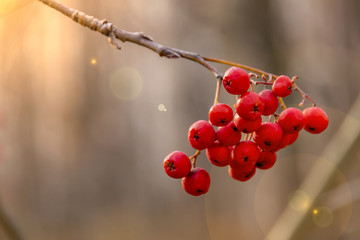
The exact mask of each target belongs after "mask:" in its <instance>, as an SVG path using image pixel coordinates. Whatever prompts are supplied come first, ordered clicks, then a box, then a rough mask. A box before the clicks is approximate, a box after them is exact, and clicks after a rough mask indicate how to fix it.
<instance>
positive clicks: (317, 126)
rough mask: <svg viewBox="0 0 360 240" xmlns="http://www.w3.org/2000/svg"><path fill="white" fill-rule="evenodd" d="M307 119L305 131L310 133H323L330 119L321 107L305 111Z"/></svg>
mask: <svg viewBox="0 0 360 240" xmlns="http://www.w3.org/2000/svg"><path fill="white" fill-rule="evenodd" d="M303 114H304V117H305V127H304V128H305V130H306V131H308V132H309V133H314V134H317V133H321V132H323V131H324V130H325V129H326V128H327V126H328V124H329V118H328V116H327V114H326V113H325V111H324V110H322V109H321V108H319V107H309V108H306V109H304V111H303Z"/></svg>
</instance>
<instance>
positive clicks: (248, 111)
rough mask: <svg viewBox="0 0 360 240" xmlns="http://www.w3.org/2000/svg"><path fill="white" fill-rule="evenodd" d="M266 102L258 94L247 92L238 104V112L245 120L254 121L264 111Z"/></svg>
mask: <svg viewBox="0 0 360 240" xmlns="http://www.w3.org/2000/svg"><path fill="white" fill-rule="evenodd" d="M264 107H265V102H264V100H263V99H262V97H260V96H259V95H258V94H257V93H255V92H246V93H244V94H243V95H242V96H241V97H240V98H239V100H238V101H237V102H236V112H237V114H239V116H240V117H241V118H243V119H245V120H248V121H253V120H255V119H257V118H259V117H261V114H262V113H263V111H264Z"/></svg>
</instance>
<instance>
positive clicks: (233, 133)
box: [216, 122, 241, 146]
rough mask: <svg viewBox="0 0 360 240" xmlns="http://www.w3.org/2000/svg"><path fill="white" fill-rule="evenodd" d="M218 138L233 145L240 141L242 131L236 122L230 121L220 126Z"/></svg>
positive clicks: (223, 142) (226, 144)
mask: <svg viewBox="0 0 360 240" xmlns="http://www.w3.org/2000/svg"><path fill="white" fill-rule="evenodd" d="M216 138H217V140H218V141H219V143H220V144H222V145H225V146H233V145H236V144H238V143H239V142H240V139H241V132H240V131H239V129H238V128H237V127H236V126H235V123H234V122H230V123H229V124H228V125H226V126H224V127H219V128H218V130H217V131H216Z"/></svg>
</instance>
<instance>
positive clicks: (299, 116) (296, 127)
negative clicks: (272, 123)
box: [278, 107, 305, 134]
mask: <svg viewBox="0 0 360 240" xmlns="http://www.w3.org/2000/svg"><path fill="white" fill-rule="evenodd" d="M278 123H279V125H280V127H281V128H282V130H283V131H284V133H286V134H293V133H296V132H299V131H300V130H301V129H303V127H304V124H305V118H304V114H303V112H302V111H301V110H300V109H297V108H293V107H291V108H287V109H285V110H284V111H282V112H281V113H280V116H279V118H278Z"/></svg>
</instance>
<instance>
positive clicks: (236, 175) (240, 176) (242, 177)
mask: <svg viewBox="0 0 360 240" xmlns="http://www.w3.org/2000/svg"><path fill="white" fill-rule="evenodd" d="M255 172H256V167H253V168H252V169H250V170H247V171H240V170H237V169H234V168H232V167H230V166H229V168H228V173H229V175H230V176H231V177H232V178H233V179H235V180H238V181H241V182H245V181H247V180H249V179H250V178H252V177H253V176H254V175H255Z"/></svg>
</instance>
